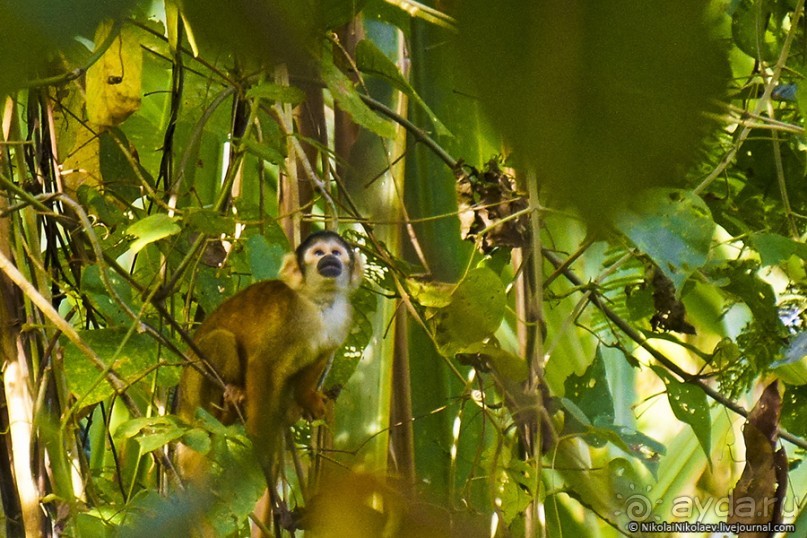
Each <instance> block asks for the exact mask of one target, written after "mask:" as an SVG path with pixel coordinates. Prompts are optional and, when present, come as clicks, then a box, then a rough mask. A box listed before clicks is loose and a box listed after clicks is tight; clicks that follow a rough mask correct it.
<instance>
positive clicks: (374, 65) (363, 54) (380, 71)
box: [356, 39, 453, 136]
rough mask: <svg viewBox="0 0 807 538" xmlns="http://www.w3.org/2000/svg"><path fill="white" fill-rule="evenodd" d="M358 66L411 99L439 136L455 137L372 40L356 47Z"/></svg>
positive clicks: (362, 41)
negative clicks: (421, 110)
mask: <svg viewBox="0 0 807 538" xmlns="http://www.w3.org/2000/svg"><path fill="white" fill-rule="evenodd" d="M356 65H357V66H358V67H359V70H360V71H362V72H363V73H367V74H370V75H376V76H379V77H381V78H383V79H385V80H386V81H387V82H389V83H390V84H392V85H393V86H394V87H395V88H396V89H398V90H400V91H401V92H403V93H405V94H406V95H407V96H409V98H411V99H412V100H413V101H414V102H415V103H416V104H417V105H418V106H419V107H420V108H422V109H423V111H424V112H425V113H426V115H427V116H428V117H429V121H431V122H432V125H434V128H435V130H436V131H437V134H438V135H439V136H453V135H452V134H451V131H449V130H448V127H446V126H445V125H444V124H443V122H441V121H440V119H439V118H438V117H437V115H436V114H435V113H434V112H432V110H431V109H430V108H429V106H428V105H427V104H426V102H425V101H423V99H421V98H420V95H418V93H417V92H416V91H415V89H414V88H412V86H411V85H410V84H409V82H408V81H407V80H406V79H405V78H404V77H403V75H402V74H401V72H400V71H399V70H398V67H397V66H396V65H395V64H394V63H393V62H392V60H390V59H389V58H388V57H387V55H386V54H384V53H383V52H381V50H380V49H379V48H378V47H377V46H376V45H375V44H374V43H373V42H372V41H370V40H368V39H363V40H361V41H359V43H358V44H357V45H356Z"/></svg>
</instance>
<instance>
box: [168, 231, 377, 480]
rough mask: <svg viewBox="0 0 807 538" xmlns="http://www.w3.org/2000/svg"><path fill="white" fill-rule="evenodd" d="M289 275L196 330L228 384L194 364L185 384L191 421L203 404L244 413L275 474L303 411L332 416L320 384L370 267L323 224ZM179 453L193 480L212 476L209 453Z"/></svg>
mask: <svg viewBox="0 0 807 538" xmlns="http://www.w3.org/2000/svg"><path fill="white" fill-rule="evenodd" d="M279 276H280V279H279V280H268V281H263V282H258V283H256V284H252V285H251V286H249V287H247V288H246V289H244V290H242V291H241V292H239V293H237V294H236V295H234V296H233V297H231V298H230V299H228V300H227V301H225V302H224V303H222V304H221V305H220V306H219V307H218V308H217V309H216V310H214V311H213V313H211V314H210V315H209V316H208V317H207V319H206V320H205V321H204V322H203V323H202V325H201V326H200V327H199V329H198V330H197V331H196V334H195V336H194V341H195V342H196V344H197V345H198V347H199V349H200V350H201V351H202V352H203V354H204V358H205V359H206V360H207V361H208V362H209V364H210V365H211V366H212V367H213V368H215V370H216V372H217V374H218V375H219V376H220V377H221V379H222V380H223V381H224V383H225V385H226V389H224V390H222V388H221V387H220V386H219V385H217V384H215V383H213V382H212V381H211V380H210V379H208V378H207V377H206V376H204V375H202V374H201V373H200V372H199V371H197V370H196V369H195V368H191V367H186V368H185V371H184V372H183V375H182V379H181V381H180V385H179V406H178V414H179V416H180V417H182V418H184V419H185V420H191V419H193V416H194V413H195V411H196V408H197V407H202V408H204V409H205V410H207V411H208V412H210V413H211V414H212V415H214V416H215V417H216V418H218V419H219V420H220V421H221V422H222V423H224V424H231V423H233V422H235V421H236V420H237V419H238V418H239V415H238V409H241V410H243V413H244V417H243V418H244V420H245V423H246V431H247V435H248V436H249V437H250V438H251V440H252V442H253V445H254V447H255V453H256V455H257V456H258V459H259V461H260V463H261V466H262V467H263V469H264V473H265V474H266V476H267V480H272V473H273V471H272V462H273V460H274V456H275V455H276V453H277V452H278V451H279V450H280V448H281V446H282V444H281V440H282V439H283V432H284V430H285V427H286V426H288V425H290V424H291V423H293V422H294V421H296V420H297V419H298V418H300V415H301V414H302V415H303V416H305V417H306V418H309V419H315V418H321V417H322V416H323V415H324V413H325V401H326V398H325V396H324V395H323V394H322V392H320V391H319V382H320V379H321V378H322V376H323V374H324V373H325V370H326V369H327V367H328V366H329V363H330V361H331V359H332V358H333V354H334V352H335V351H336V350H337V348H339V346H341V345H342V343H343V342H344V341H345V338H346V337H347V335H348V332H349V331H350V327H351V318H352V307H351V304H350V294H351V292H353V291H354V290H355V289H357V288H358V287H359V285H360V284H361V281H362V278H363V265H362V261H361V257H360V256H357V255H356V254H355V253H354V252H353V249H352V248H351V246H350V245H349V244H348V243H347V242H346V241H345V240H344V239H342V238H341V237H340V236H339V235H338V234H336V233H334V232H330V231H321V232H315V233H313V234H311V235H310V236H308V238H306V240H305V241H303V242H302V243H301V244H300V246H299V247H298V248H297V250H296V251H295V252H293V253H289V254H287V255H286V256H285V258H284V259H283V265H282V267H281V269H280V275H279ZM194 358H195V357H194ZM200 366H201V365H200ZM177 459H178V464H179V470H180V473H181V474H182V475H183V477H184V478H186V479H190V480H193V481H196V480H200V479H201V480H204V474H205V468H206V467H205V464H204V458H203V456H202V455H201V454H199V453H196V452H194V451H192V450H190V449H188V448H187V447H182V446H180V447H179V449H178V455H177ZM269 486H271V484H269Z"/></svg>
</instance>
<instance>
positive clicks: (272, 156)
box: [239, 138, 286, 165]
mask: <svg viewBox="0 0 807 538" xmlns="http://www.w3.org/2000/svg"><path fill="white" fill-rule="evenodd" d="M239 142H240V143H241V144H242V145H243V146H244V147H245V148H247V151H249V152H250V153H252V154H253V155H255V156H256V157H259V158H261V159H263V160H264V161H268V162H270V163H272V164H277V165H281V164H283V163H284V162H285V160H286V157H285V156H284V155H283V153H282V152H280V151H278V150H277V149H276V148H273V147H272V146H270V145H268V144H265V143H260V142H257V141H255V140H252V139H251V138H241V139H239Z"/></svg>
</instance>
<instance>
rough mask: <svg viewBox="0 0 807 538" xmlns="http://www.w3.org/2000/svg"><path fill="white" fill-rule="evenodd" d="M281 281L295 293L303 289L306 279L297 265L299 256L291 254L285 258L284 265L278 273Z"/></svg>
mask: <svg viewBox="0 0 807 538" xmlns="http://www.w3.org/2000/svg"><path fill="white" fill-rule="evenodd" d="M278 276H279V277H280V280H282V281H283V282H285V283H286V285H288V287H290V288H291V289H293V290H295V291H299V290H300V289H302V287H303V284H304V281H305V277H304V276H303V273H302V271H300V266H299V265H298V264H297V256H296V255H295V254H294V253H293V252H289V253H288V254H286V255H285V256H283V265H281V266H280V271H279V272H278Z"/></svg>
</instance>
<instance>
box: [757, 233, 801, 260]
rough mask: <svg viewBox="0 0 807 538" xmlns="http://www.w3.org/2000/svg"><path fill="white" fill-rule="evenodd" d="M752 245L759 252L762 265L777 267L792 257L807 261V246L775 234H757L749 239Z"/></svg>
mask: <svg viewBox="0 0 807 538" xmlns="http://www.w3.org/2000/svg"><path fill="white" fill-rule="evenodd" d="M749 240H750V241H751V245H752V246H753V247H754V249H755V250H756V251H757V252H759V258H760V261H761V262H762V265H776V264H778V263H782V262H784V261H787V259H788V258H790V257H791V256H794V255H795V256H798V257H800V258H803V259H807V245H805V244H804V243H801V242H799V241H794V240H792V239H790V238H787V237H785V236H783V235H779V234H774V233H756V234H752V235H751V236H750V237H749Z"/></svg>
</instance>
